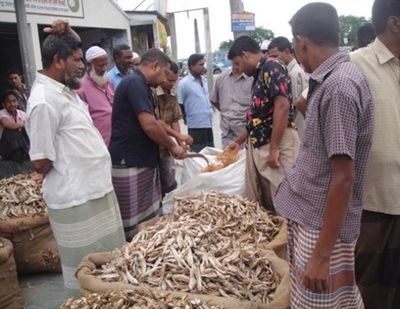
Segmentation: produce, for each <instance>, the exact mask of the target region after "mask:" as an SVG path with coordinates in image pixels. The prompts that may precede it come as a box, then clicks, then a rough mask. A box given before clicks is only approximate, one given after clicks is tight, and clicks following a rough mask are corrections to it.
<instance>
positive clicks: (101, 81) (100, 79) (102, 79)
mask: <svg viewBox="0 0 400 309" xmlns="http://www.w3.org/2000/svg"><path fill="white" fill-rule="evenodd" d="M89 77H90V78H91V79H92V80H93V81H94V82H95V83H96V84H97V85H98V86H100V87H103V86H104V85H105V84H107V81H108V78H107V72H104V74H103V75H98V74H97V73H96V72H95V70H90V71H89Z"/></svg>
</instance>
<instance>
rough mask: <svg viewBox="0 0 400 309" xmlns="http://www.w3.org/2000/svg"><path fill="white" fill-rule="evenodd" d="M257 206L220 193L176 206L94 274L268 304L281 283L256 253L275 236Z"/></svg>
mask: <svg viewBox="0 0 400 309" xmlns="http://www.w3.org/2000/svg"><path fill="white" fill-rule="evenodd" d="M278 224H279V221H276V220H275V219H274V218H273V217H271V216H270V215H269V214H268V213H267V212H266V211H265V210H263V209H262V208H260V207H259V206H258V205H257V204H255V203H252V202H249V201H247V200H245V199H243V198H241V197H231V196H228V195H224V194H219V193H209V194H204V195H201V196H195V197H191V198H185V199H179V200H177V205H176V207H175V208H174V211H173V212H172V213H171V214H169V215H168V216H166V217H164V218H163V219H161V220H160V221H159V222H158V223H156V224H155V225H154V226H151V227H149V228H147V229H145V230H143V231H141V232H140V233H139V234H137V235H136V237H135V238H134V239H133V240H132V242H130V243H129V244H127V245H125V246H124V247H122V248H121V249H120V250H118V252H117V257H116V258H115V259H114V260H112V261H111V262H110V263H108V264H106V265H103V266H102V268H101V269H98V270H95V271H94V272H93V274H94V275H95V276H97V277H98V278H100V279H102V280H104V281H107V282H123V283H130V284H133V285H140V284H146V285H148V286H150V287H159V288H161V289H163V290H171V291H181V292H190V293H198V294H207V295H215V296H224V297H227V296H230V297H234V298H237V299H239V300H246V301H252V302H256V303H269V302H270V301H271V300H272V298H273V296H274V292H275V290H276V288H277V286H278V284H279V282H280V279H281V278H279V276H278V275H277V274H276V273H275V272H274V271H273V269H272V267H271V263H270V261H269V260H268V259H267V258H266V257H264V256H263V255H262V254H261V253H260V250H259V248H258V247H259V244H261V243H264V244H265V243H267V242H269V241H270V240H271V239H273V238H274V236H275V235H276V234H277V233H278V232H279V229H280V226H279V225H278Z"/></svg>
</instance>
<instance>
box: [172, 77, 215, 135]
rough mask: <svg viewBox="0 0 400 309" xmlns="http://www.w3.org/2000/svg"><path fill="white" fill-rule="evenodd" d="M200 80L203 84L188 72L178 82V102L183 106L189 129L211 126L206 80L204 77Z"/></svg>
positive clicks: (211, 115) (210, 109)
mask: <svg viewBox="0 0 400 309" xmlns="http://www.w3.org/2000/svg"><path fill="white" fill-rule="evenodd" d="M201 80H202V82H203V86H201V85H200V83H199V82H198V81H196V79H195V78H194V77H193V75H192V74H189V75H187V76H186V77H184V78H183V79H182V80H181V81H180V82H179V83H178V88H177V96H178V102H179V104H183V106H184V108H185V114H186V122H187V125H188V127H189V129H202V128H212V118H213V112H212V107H211V103H210V100H209V98H208V88H207V80H206V79H205V78H204V77H201Z"/></svg>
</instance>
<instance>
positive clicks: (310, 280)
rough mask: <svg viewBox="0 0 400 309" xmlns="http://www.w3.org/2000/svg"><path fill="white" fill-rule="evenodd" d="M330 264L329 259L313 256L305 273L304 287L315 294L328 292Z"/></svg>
mask: <svg viewBox="0 0 400 309" xmlns="http://www.w3.org/2000/svg"><path fill="white" fill-rule="evenodd" d="M329 264H330V259H329V258H321V257H317V256H315V254H313V255H312V256H311V258H310V260H309V261H308V263H307V265H306V269H305V271H304V275H303V278H302V281H303V286H304V287H305V288H306V289H308V290H310V291H312V292H314V293H324V292H327V291H328V288H329V284H328V277H329Z"/></svg>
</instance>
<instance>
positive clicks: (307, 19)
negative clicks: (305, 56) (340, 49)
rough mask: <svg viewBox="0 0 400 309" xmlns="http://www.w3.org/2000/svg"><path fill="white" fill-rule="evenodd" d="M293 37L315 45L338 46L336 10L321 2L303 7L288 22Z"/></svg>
mask: <svg viewBox="0 0 400 309" xmlns="http://www.w3.org/2000/svg"><path fill="white" fill-rule="evenodd" d="M290 25H291V26H292V33H293V36H294V37H296V36H298V35H302V36H305V37H307V38H309V39H310V40H311V41H312V42H313V43H314V44H317V45H320V46H322V45H331V46H335V47H337V46H339V17H338V14H337V11H336V9H335V8H334V7H333V6H332V5H330V4H328V3H323V2H314V3H309V4H306V5H305V6H303V7H302V8H301V9H300V10H298V11H297V13H296V14H294V16H293V17H292V19H291V20H290Z"/></svg>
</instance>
